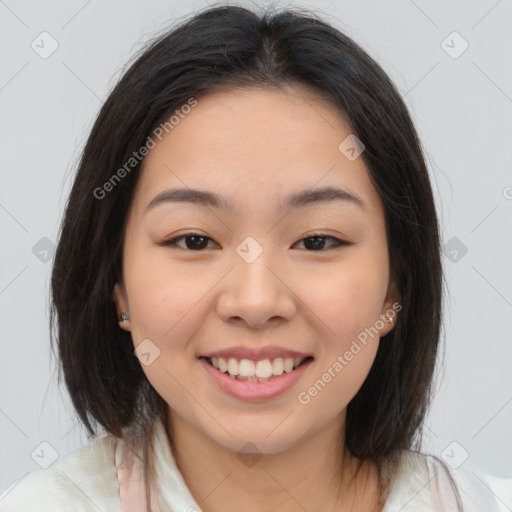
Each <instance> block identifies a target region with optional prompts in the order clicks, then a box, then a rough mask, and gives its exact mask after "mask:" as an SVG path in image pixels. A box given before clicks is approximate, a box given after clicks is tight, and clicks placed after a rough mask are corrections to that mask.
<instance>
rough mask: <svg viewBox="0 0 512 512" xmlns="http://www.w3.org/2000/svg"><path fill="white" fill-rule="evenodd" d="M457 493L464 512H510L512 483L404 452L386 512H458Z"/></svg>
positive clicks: (430, 457)
mask: <svg viewBox="0 0 512 512" xmlns="http://www.w3.org/2000/svg"><path fill="white" fill-rule="evenodd" d="M457 492H458V495H459V497H460V504H461V506H462V509H461V510H463V511H464V512H480V511H482V510H485V511H487V512H501V511H502V510H507V511H508V510H510V509H509V508H508V507H510V506H511V505H512V503H511V502H510V499H511V496H510V494H511V493H512V479H497V478H496V477H491V476H488V475H484V474H483V473H481V472H480V473H479V472H478V471H474V470H471V469H466V468H462V467H460V466H456V465H455V464H453V463H450V461H448V462H446V461H444V460H442V459H441V458H439V457H437V456H434V455H430V454H425V453H421V452H416V451H412V450H403V451H402V453H401V458H400V465H399V467H398V469H397V471H396V475H395V477H394V479H393V485H392V489H391V493H390V499H389V504H388V502H386V506H388V508H384V511H383V512H394V511H395V509H396V510H402V511H403V512H407V511H409V510H415V511H420V510H421V511H422V512H423V511H425V512H430V511H433V510H435V511H436V512H445V511H446V512H452V511H456V510H458V507H457ZM505 504H506V506H505V507H504V505H505Z"/></svg>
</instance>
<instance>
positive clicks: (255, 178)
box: [113, 84, 399, 512]
mask: <svg viewBox="0 0 512 512" xmlns="http://www.w3.org/2000/svg"><path fill="white" fill-rule="evenodd" d="M351 132H352V130H351V128H350V125H349V124H348V123H347V121H346V120H345V119H344V118H343V116H342V115H341V114H340V113H339V112H338V111H337V110H336V109H335V108H333V106H332V105H331V104H329V103H328V102H327V101H326V100H324V99H323V98H322V97H320V96H319V95H318V93H317V92H316V91H314V90H312V89H309V88H308V87H306V86H303V85H298V84H294V85H293V86H287V88H285V89H284V90H276V89H266V90H265V89H260V88H242V89H238V90H230V91H222V92H216V93H213V94H209V95H207V96H205V97H202V98H199V99H198V105H197V106H196V107H194V108H193V109H192V111H191V112H190V113H189V114H188V115H187V116H185V118H184V119H182V120H181V121H180V122H179V124H178V125H176V126H175V127H174V129H173V130H172V131H170V132H169V133H168V134H165V135H164V137H163V138H162V140H161V142H159V143H158V144H157V145H156V147H155V148H154V149H152V150H151V151H150V152H149V154H148V155H147V157H146V158H145V159H144V162H143V167H142V170H141V175H140V178H139V181H138V183H137V187H136V190H135V195H134V199H133V203H132V205H131V208H130V211H129V214H128V218H127V225H126V232H125V240H124V248H123V251H124V254H123V282H121V283H117V284H116V286H115V289H114V293H113V298H114V300H115V303H116V308H117V312H118V314H119V315H120V314H121V313H123V312H126V313H128V315H129V320H128V321H125V322H122V323H120V326H121V328H123V329H125V330H127V331H130V332H131V333H132V338H133V343H134V346H135V347H137V346H138V345H139V344H140V343H141V342H142V340H145V339H150V340H151V342H152V343H153V344H154V346H157V347H158V349H159V350H160V355H159V356H158V357H157V358H156V359H154V361H153V362H152V363H151V364H150V365H148V366H145V365H143V366H142V368H143V370H144V372H145V374H146V375H147V378H148V379H149V381H150V382H151V384H152V385H153V387H154V388H155V390H156V391H157V392H158V393H159V394H160V395H161V396H162V397H163V398H164V399H165V401H166V402H167V404H169V415H170V420H171V425H172V429H171V431H170V432H168V434H169V437H170V439H171V440H172V441H171V446H172V449H173V453H174V456H175V458H176V461H177V463H178V466H179V468H180V470H181V472H182V474H183V477H184V479H185V481H186V483H187V485H188V486H189V489H190V490H191V492H192V495H193V496H194V497H195V499H196V500H197V502H198V503H199V504H200V506H201V507H202V509H203V510H204V511H205V512H206V511H221V510H223V511H224V510H225V509H226V508H225V507H226V503H230V504H231V505H230V506H231V509H232V510H244V511H247V512H252V511H261V510H283V511H289V512H292V511H293V512H295V511H299V510H300V511H303V510H304V509H306V510H308V511H320V510H322V511H330V510H334V509H335V510H340V511H345V510H347V511H348V510H353V511H354V510H355V511H365V512H368V511H373V510H381V506H380V505H379V504H378V496H379V493H380V488H379V485H378V480H377V473H376V470H375V468H374V467H373V466H372V465H371V464H367V465H366V466H365V468H364V471H363V472H362V473H361V477H360V478H358V479H357V480H356V484H355V485H354V486H349V485H348V483H347V482H348V479H349V477H350V476H351V475H352V471H353V468H354V462H355V459H354V458H353V457H351V456H350V455H349V454H348V453H345V450H344V438H343V431H344V424H345V417H346V407H347V405H348V403H349V402H350V400H351V399H352V398H353V397H354V396H355V394H356V393H357V391H358V390H359V388H360V387H361V385H362V384H363V382H364V380H365V378H366V377H367V375H368V372H369V371H370V368H371V365H372V363H373V361H374V358H375V355H376V353H377V349H378V345H379V339H380V337H381V336H384V335H385V334H387V333H388V332H389V331H390V330H391V329H392V328H393V325H394V322H389V321H388V322H380V324H379V326H380V327H381V328H379V329H378V331H379V334H378V335H376V336H374V337H370V338H369V340H368V343H367V344H366V345H363V344H360V346H361V350H360V351H359V352H358V353H357V355H355V356H354V357H353V359H352V360H351V361H350V362H349V363H348V364H347V365H346V366H345V367H344V368H343V370H342V371H341V372H338V373H337V374H336V377H335V378H333V379H332V380H331V382H329V383H328V384H327V385H326V386H325V388H324V389H322V391H321V392H320V393H318V394H317V395H316V396H315V397H313V398H311V400H310V402H309V403H308V404H306V405H303V404H301V403H299V401H298V399H297V396H298V394H299V393H300V392H302V391H307V390H308V388H309V387H310V386H311V385H312V384H313V383H314V382H315V381H316V380H317V379H319V378H321V376H322V374H323V373H324V372H325V371H327V369H328V368H329V367H332V366H333V363H334V362H335V361H336V360H337V357H338V355H343V354H344V353H345V352H346V351H347V350H349V348H350V347H351V344H352V342H353V341H354V340H356V339H357V336H358V334H360V333H361V332H362V331H364V329H365V328H369V327H370V326H374V325H376V321H377V320H379V319H381V318H382V316H381V315H385V314H386V313H388V314H389V312H390V311H393V309H392V304H393V303H397V302H399V296H398V294H397V293H396V289H395V286H394V283H392V282H390V279H389V259H388V245H387V240H386V230H385V219H384V210H383V205H382V202H381V199H380V197H379V195H378V193H377V191H376V190H375V188H374V186H373V184H372V182H371V181H370V178H369V174H368V170H367V168H366V167H365V164H364V162H363V159H362V158H361V157H359V158H357V159H355V160H354V161H350V160H349V159H347V158H346V156H345V155H344V154H342V152H340V150H339V149H338V145H339V144H340V142H341V141H343V140H344V139H345V138H346V137H347V136H348V135H349V134H350V133H351ZM323 186H336V187H341V188H344V189H345V190H348V191H350V192H351V193H353V194H356V195H357V196H358V197H359V198H360V199H361V200H362V201H363V202H364V206H365V208H364V209H363V208H359V207H358V206H357V205H355V204H353V203H350V202H341V201H332V202H325V203H321V204H313V205H309V206H307V207H304V208H297V209H294V210H290V209H288V210H286V211H282V210H280V207H281V204H282V203H283V201H284V197H285V196H287V195H288V194H291V193H294V192H298V191H301V190H303V189H309V188H312V187H314V188H319V187H323ZM173 187H189V188H199V189H202V190H208V191H211V192H215V193H218V194H222V195H224V196H226V197H227V198H228V199H229V200H231V201H232V202H233V203H234V210H233V211H232V212H229V211H222V210H216V209H214V208H212V207H204V206H199V205H194V204H187V203H167V204H163V205H159V206H157V207H155V208H154V209H151V210H149V211H148V212H145V209H146V207H147V205H148V204H149V202H150V201H151V200H152V199H153V197H154V196H156V195H157V194H158V193H159V192H161V191H163V190H165V189H167V188H173ZM190 232H194V233H198V234H199V235H202V236H206V237H208V239H207V240H209V241H208V242H205V243H204V245H203V247H206V248H202V249H201V250H194V249H193V244H190V240H189V246H188V247H191V246H192V249H190V248H187V245H186V240H185V239H182V240H181V241H180V242H179V243H178V244H179V246H174V247H173V246H163V245H159V243H160V242H162V241H164V240H167V239H171V238H174V237H178V236H180V235H183V234H187V233H188V234H190ZM314 233H322V234H324V235H325V236H334V237H337V238H339V239H340V240H345V241H347V242H350V243H351V245H348V246H341V247H336V246H334V245H333V244H332V242H331V241H330V240H329V239H324V242H325V245H324V247H325V248H323V249H316V248H315V247H314V246H313V248H311V247H312V244H306V242H305V241H304V239H305V238H307V237H311V236H313V234H314ZM189 236H190V235H189ZM247 236H251V237H253V238H254V239H255V240H256V241H257V242H258V243H259V245H260V246H261V247H262V248H263V252H262V254H261V255H260V256H259V257H258V258H257V259H256V260H255V261H254V262H252V263H247V262H246V261H245V260H244V259H242V258H241V257H240V256H239V255H238V253H237V252H236V248H237V247H238V246H239V244H240V243H241V242H242V241H243V240H244V239H245V238H246V237H247ZM196 243H197V242H196ZM382 324H384V325H382ZM237 345H245V346H250V347H258V346H268V345H278V346H281V347H286V348H290V349H294V350H298V351H301V352H305V353H309V354H311V355H312V356H313V357H314V361H313V363H312V364H311V365H310V367H309V368H308V369H307V370H306V372H305V373H304V375H303V376H302V377H301V379H300V380H299V381H298V382H297V383H296V384H295V385H294V386H293V387H292V388H291V389H290V390H288V391H286V392H285V393H284V394H282V395H280V396H279V397H276V398H273V399H270V400H267V401H263V402H258V403H247V402H244V401H242V400H238V399H235V398H233V397H230V396H228V395H226V394H225V393H224V392H223V391H222V390H220V389H219V388H218V387H217V386H216V384H215V383H214V382H213V381H212V379H211V377H210V376H209V375H208V374H207V372H206V371H205V370H204V368H203V367H202V364H201V363H200V362H199V361H198V359H197V358H198V356H199V355H201V354H205V353H207V352H209V351H213V350H218V349H224V348H230V347H234V346H237ZM247 443H252V445H254V446H256V447H257V453H258V457H259V458H258V459H257V460H256V459H255V460H256V462H255V463H254V464H253V465H251V466H248V465H247V464H244V462H243V461H241V458H240V457H237V454H238V453H240V452H243V451H248V452H251V450H250V449H249V448H247V447H246V448H243V447H244V446H246V444H247ZM305 461H307V464H305ZM299 468H303V470H299ZM306 468H307V469H306ZM240 489H244V492H240ZM312 489H314V490H315V492H311V490H312Z"/></svg>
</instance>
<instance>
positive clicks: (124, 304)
mask: <svg viewBox="0 0 512 512" xmlns="http://www.w3.org/2000/svg"><path fill="white" fill-rule="evenodd" d="M112 300H113V301H114V302H115V305H116V312H117V321H118V322H119V327H121V329H124V330H125V331H130V319H129V318H128V320H124V321H121V320H119V318H120V317H121V315H122V314H123V313H127V314H128V316H129V315H130V312H129V308H128V301H127V299H126V293H125V291H124V288H123V286H122V285H120V284H119V283H116V284H115V286H114V292H113V294H112Z"/></svg>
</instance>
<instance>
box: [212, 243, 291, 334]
mask: <svg viewBox="0 0 512 512" xmlns="http://www.w3.org/2000/svg"><path fill="white" fill-rule="evenodd" d="M296 302H297V297H296V296H295V294H294V293H293V291H292V289H291V287H290V283H288V282H287V279H286V276H285V275H284V271H283V268H282V265H278V264H277V263H276V259H275V258H272V255H271V254H270V251H267V250H264V251H263V252H262V254H261V255H260V256H259V257H258V258H257V259H256V260H255V261H252V262H250V263H249V262H247V261H245V260H244V259H243V258H242V257H240V256H239V255H238V254H237V253H235V254H234V256H233V268H232V270H231V272H229V273H228V274H227V276H226V278H225V279H223V280H222V281H221V289H220V292H219V297H218V300H217V305H216V308H217V314H218V315H219V317H221V318H222V319H223V320H224V321H225V322H231V323H238V324H245V325H247V326H248V327H250V328H255V329H256V328H257V329H261V328H264V327H265V326H266V324H269V325H270V324H272V325H273V324H275V323H278V322H285V321H286V320H289V319H290V318H292V316H293V315H294V314H295V311H296Z"/></svg>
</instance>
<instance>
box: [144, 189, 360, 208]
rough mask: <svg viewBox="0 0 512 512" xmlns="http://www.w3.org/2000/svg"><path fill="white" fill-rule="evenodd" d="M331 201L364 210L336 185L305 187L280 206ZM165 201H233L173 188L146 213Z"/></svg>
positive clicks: (210, 203)
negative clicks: (314, 187) (352, 205)
mask: <svg viewBox="0 0 512 512" xmlns="http://www.w3.org/2000/svg"><path fill="white" fill-rule="evenodd" d="M333 201H338V202H339V201H342V202H344V203H349V204H354V205H356V206H358V207H359V208H361V209H363V210H366V207H365V204H364V202H363V201H362V199H360V198H359V197H358V196H357V195H355V194H353V193H351V192H348V191H347V190H344V189H341V188H337V187H322V188H316V189H306V190H302V191H301V192H297V193H294V194H291V195H289V196H287V197H286V198H285V202H284V204H283V205H282V207H281V208H283V209H294V208H303V207H306V206H310V205H313V204H319V203H327V202H333ZM166 203H191V204H196V205H198V206H205V207H212V208H216V209H219V210H229V211H232V210H233V203H232V202H231V201H229V200H228V199H227V198H226V197H224V196H221V195H218V194H215V193H213V192H208V191H205V190H197V189H192V188H173V189H167V190H164V191H162V192H160V193H159V194H157V195H156V196H155V197H154V198H153V199H152V200H151V201H150V203H149V204H148V205H147V207H146V213H147V212H148V211H149V210H152V209H153V208H155V207H156V206H158V205H161V204H166Z"/></svg>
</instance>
